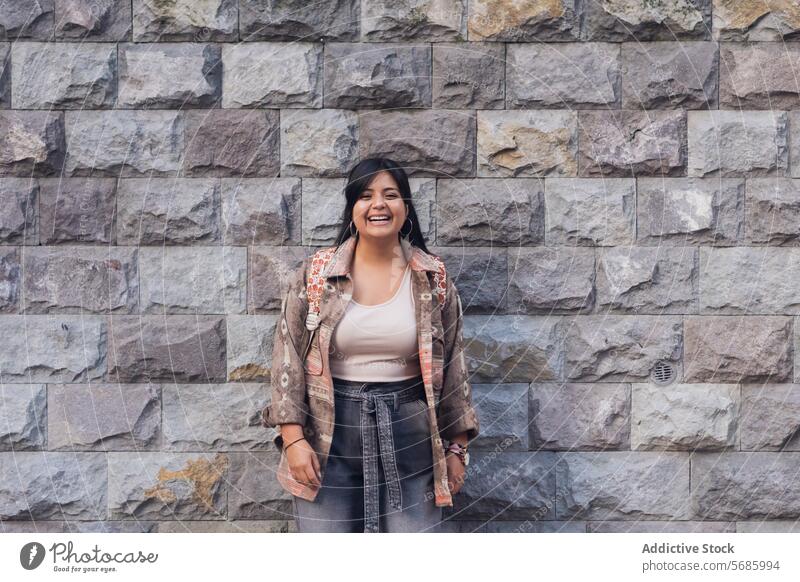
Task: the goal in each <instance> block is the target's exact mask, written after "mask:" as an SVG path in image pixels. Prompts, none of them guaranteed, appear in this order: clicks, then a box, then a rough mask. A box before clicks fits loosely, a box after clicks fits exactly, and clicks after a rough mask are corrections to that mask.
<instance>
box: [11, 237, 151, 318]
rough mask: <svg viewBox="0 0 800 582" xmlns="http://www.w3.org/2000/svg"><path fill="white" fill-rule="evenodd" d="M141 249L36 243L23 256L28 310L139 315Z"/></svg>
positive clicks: (24, 308) (24, 298)
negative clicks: (38, 245) (42, 245)
mask: <svg viewBox="0 0 800 582" xmlns="http://www.w3.org/2000/svg"><path fill="white" fill-rule="evenodd" d="M137 255H138V250H137V249H136V248H135V247H113V246H112V247H85V246H63V247H62V246H56V247H32V248H30V249H29V250H28V251H27V252H26V253H25V255H24V257H23V259H22V270H23V293H22V311H23V312H24V313H27V314H31V313H82V314H85V313H138V311H139V276H140V273H139V269H138V256H137Z"/></svg>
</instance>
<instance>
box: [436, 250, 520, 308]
mask: <svg viewBox="0 0 800 582" xmlns="http://www.w3.org/2000/svg"><path fill="white" fill-rule="evenodd" d="M428 250H430V251H431V252H432V253H434V254H435V255H438V256H439V258H440V259H442V261H444V264H445V268H446V269H447V276H448V277H450V279H451V280H452V281H453V283H454V284H455V285H456V288H457V289H458V294H459V295H460V297H461V307H462V309H463V311H464V313H470V314H472V313H498V312H500V313H505V312H507V309H506V293H507V290H508V258H507V257H506V252H505V249H493V248H479V247H468V248H460V247H431V246H428Z"/></svg>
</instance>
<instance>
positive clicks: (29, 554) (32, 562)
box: [19, 542, 44, 570]
mask: <svg viewBox="0 0 800 582" xmlns="http://www.w3.org/2000/svg"><path fill="white" fill-rule="evenodd" d="M43 560H44V546H43V545H42V544H40V543H39V542H29V543H27V544H25V545H24V546H22V549H21V550H20V551H19V563H20V564H22V567H23V568H25V569H26V570H35V569H36V568H38V567H39V566H40V565H41V563H42V561H43Z"/></svg>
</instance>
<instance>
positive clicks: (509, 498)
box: [448, 451, 557, 520]
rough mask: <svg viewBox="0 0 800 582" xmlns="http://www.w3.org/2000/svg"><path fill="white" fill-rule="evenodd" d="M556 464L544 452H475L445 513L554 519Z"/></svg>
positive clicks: (497, 517) (553, 457)
mask: <svg viewBox="0 0 800 582" xmlns="http://www.w3.org/2000/svg"><path fill="white" fill-rule="evenodd" d="M556 462H557V458H556V455H555V453H551V452H547V451H543V452H537V453H528V452H511V451H509V452H506V453H503V454H497V453H494V452H483V453H477V452H476V453H475V454H474V455H470V466H469V474H468V475H467V479H466V481H465V482H464V486H463V488H462V489H461V491H459V493H458V495H455V496H453V509H452V510H448V511H452V512H454V513H457V515H458V517H459V519H481V520H487V519H499V520H513V519H523V520H525V519H528V520H552V519H555V509H556V507H555V489H556V472H555V467H556Z"/></svg>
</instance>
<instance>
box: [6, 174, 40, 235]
mask: <svg viewBox="0 0 800 582" xmlns="http://www.w3.org/2000/svg"><path fill="white" fill-rule="evenodd" d="M38 200H39V181H38V180H30V179H26V178H0V245H5V244H22V245H36V244H38V243H39V220H38V217H39V213H38V211H37V208H38V204H39V202H38Z"/></svg>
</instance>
